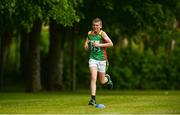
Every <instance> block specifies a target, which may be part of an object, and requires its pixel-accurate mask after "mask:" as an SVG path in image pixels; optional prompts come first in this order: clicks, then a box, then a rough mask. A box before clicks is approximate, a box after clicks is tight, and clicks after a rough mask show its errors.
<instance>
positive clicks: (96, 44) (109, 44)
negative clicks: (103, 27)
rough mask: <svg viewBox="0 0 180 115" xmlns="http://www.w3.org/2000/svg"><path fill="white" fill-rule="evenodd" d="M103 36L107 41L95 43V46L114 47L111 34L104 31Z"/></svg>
mask: <svg viewBox="0 0 180 115" xmlns="http://www.w3.org/2000/svg"><path fill="white" fill-rule="evenodd" d="M101 36H102V38H103V39H104V41H105V42H104V43H100V44H99V43H94V46H95V47H113V42H112V41H111V39H110V38H109V36H108V35H107V34H106V33H105V32H102V34H101Z"/></svg>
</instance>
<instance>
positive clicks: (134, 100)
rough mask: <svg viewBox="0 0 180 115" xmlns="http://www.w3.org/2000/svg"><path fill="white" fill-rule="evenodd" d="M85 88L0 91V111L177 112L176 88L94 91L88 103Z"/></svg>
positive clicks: (179, 103) (179, 110) (179, 98)
mask: <svg viewBox="0 0 180 115" xmlns="http://www.w3.org/2000/svg"><path fill="white" fill-rule="evenodd" d="M89 98H90V95H89V91H76V92H41V93H22V92H9V93H7V92H5V93H0V113H1V114H2V113H3V114H11V113H13V114H20V113H23V114H39V113H40V114H119V113H121V114H127V113H128V114H134V113H136V114H139V113H141V114H145V113H146V114H180V91H98V92H97V97H96V98H97V103H101V104H104V105H105V106H106V108H103V109H99V108H95V107H94V106H88V105H87V104H88V101H89Z"/></svg>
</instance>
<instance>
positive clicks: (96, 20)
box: [92, 18, 102, 26]
mask: <svg viewBox="0 0 180 115" xmlns="http://www.w3.org/2000/svg"><path fill="white" fill-rule="evenodd" d="M96 22H100V25H101V26H102V20H101V19H100V18H95V19H94V20H93V21H92V24H93V23H96Z"/></svg>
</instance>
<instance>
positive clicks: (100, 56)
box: [88, 30, 107, 60]
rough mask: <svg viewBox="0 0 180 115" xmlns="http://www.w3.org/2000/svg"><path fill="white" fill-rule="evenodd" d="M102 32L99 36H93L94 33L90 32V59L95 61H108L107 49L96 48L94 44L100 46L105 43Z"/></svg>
mask: <svg viewBox="0 0 180 115" xmlns="http://www.w3.org/2000/svg"><path fill="white" fill-rule="evenodd" d="M102 32H103V31H102V30H101V31H100V32H99V34H97V35H93V34H92V31H89V32H88V39H89V44H88V45H89V50H90V59H95V60H107V53H106V48H105V47H94V45H93V44H94V42H98V43H99V44H101V43H104V42H105V41H104V39H103V38H102V36H101V34H102Z"/></svg>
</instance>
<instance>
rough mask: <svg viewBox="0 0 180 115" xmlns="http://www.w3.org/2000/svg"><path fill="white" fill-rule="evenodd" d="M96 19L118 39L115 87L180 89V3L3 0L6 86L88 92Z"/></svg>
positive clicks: (0, 51)
mask: <svg viewBox="0 0 180 115" xmlns="http://www.w3.org/2000/svg"><path fill="white" fill-rule="evenodd" d="M96 17H99V18H101V19H102V21H103V30H104V31H105V32H106V33H107V34H108V35H109V37H110V38H111V39H112V41H113V43H114V47H113V48H109V49H108V52H107V53H108V60H109V69H108V71H107V72H108V73H109V74H110V75H111V77H112V80H113V82H114V90H179V89H180V84H179V83H180V74H179V70H180V61H179V57H180V46H179V45H180V1H179V0H1V1H0V91H24V92H25V91H26V92H39V91H76V90H81V89H85V90H86V89H89V69H88V51H85V50H84V47H83V46H84V41H85V39H86V36H87V32H88V31H89V30H91V24H92V20H93V19H94V18H96ZM98 88H99V89H103V87H102V86H100V85H98Z"/></svg>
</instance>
